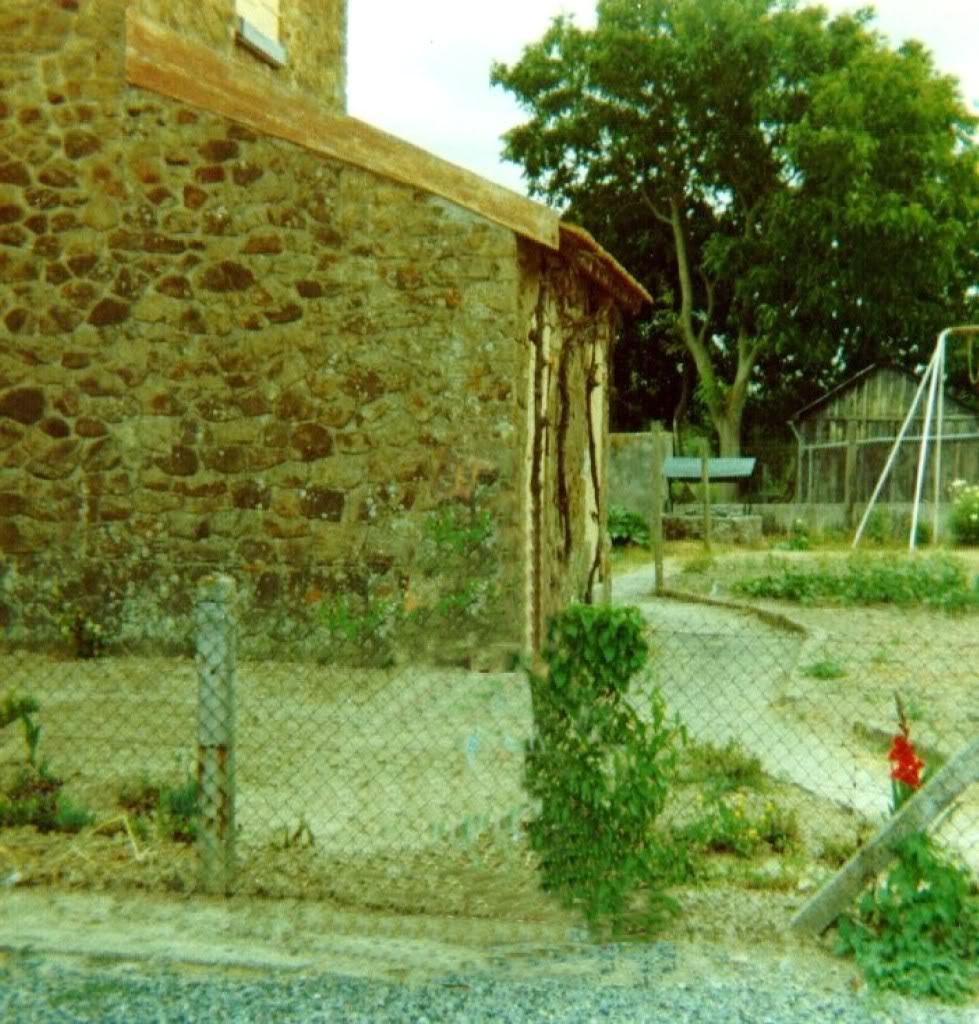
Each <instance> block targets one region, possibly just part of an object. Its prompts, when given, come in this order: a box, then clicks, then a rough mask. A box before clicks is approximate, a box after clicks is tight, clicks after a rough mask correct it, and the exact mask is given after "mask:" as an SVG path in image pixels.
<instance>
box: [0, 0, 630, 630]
mask: <svg viewBox="0 0 979 1024" xmlns="http://www.w3.org/2000/svg"><path fill="white" fill-rule="evenodd" d="M135 6H137V7H138V8H139V9H140V10H141V11H142V12H143V13H145V14H147V15H149V16H151V17H155V18H157V19H158V20H159V21H161V22H162V23H165V24H167V25H169V27H170V28H172V29H173V30H174V31H180V32H186V33H188V35H191V36H193V38H194V39H195V40H197V41H199V42H204V43H206V44H207V45H208V46H210V47H211V48H213V50H214V51H215V53H217V54H219V55H223V56H224V57H225V58H226V59H227V61H228V62H229V67H235V66H238V65H239V64H240V65H241V66H242V67H245V66H253V67H254V68H255V73H256V74H264V73H268V74H270V75H271V71H270V70H269V69H265V68H263V67H261V66H260V65H259V62H257V61H255V60H254V59H253V58H252V57H251V56H250V55H249V54H247V53H242V52H239V51H238V50H237V49H236V48H235V46H234V40H233V32H232V31H231V30H230V27H229V26H230V25H231V23H232V10H231V8H232V3H231V0H206V2H201V0H194V2H187V0H181V2H168V3H159V2H149V0H145V2H142V3H139V4H136V5H135ZM281 6H282V11H283V14H282V24H283V34H284V41H285V43H286V46H287V50H288V52H289V54H290V63H289V66H288V67H287V68H285V69H283V79H282V80H283V81H284V82H285V83H286V84H288V85H290V86H291V87H293V88H295V89H301V90H303V91H304V92H305V93H306V94H311V95H315V97H316V98H317V100H318V101H319V102H321V103H322V104H323V106H324V109H326V110H329V111H332V112H336V113H342V111H343V106H344V99H343V83H344V69H343V59H342V58H343V50H344V39H343V31H344V29H343V23H344V13H343V5H342V4H339V3H338V4H325V5H324V4H322V3H319V2H314V0H302V2H296V3H292V4H289V3H287V2H286V0H283V3H282V5H281ZM126 7H127V4H126V3H125V2H124V0H60V2H54V0H0V551H2V561H3V565H4V569H3V570H2V573H3V579H4V582H3V586H4V592H3V594H2V595H0V620H2V621H0V625H4V626H6V627H7V629H8V631H14V632H16V631H18V630H20V631H23V630H24V629H28V628H39V624H40V623H41V622H42V620H43V619H44V616H45V615H48V617H49V618H51V621H52V622H53V621H54V618H56V614H55V613H56V612H57V610H58V607H60V605H63V603H64V602H65V601H78V602H82V603H85V604H86V607H88V608H91V609H92V612H91V613H92V614H93V615H97V614H98V613H99V604H100V602H105V601H106V600H108V595H110V594H112V595H115V600H116V605H117V607H121V606H122V605H125V606H126V608H127V609H128V610H127V612H126V617H125V624H126V628H127V629H129V631H130V633H131V634H132V635H133V636H139V635H146V636H151V635H152V636H155V635H156V634H157V633H159V632H161V631H162V632H165V631H166V629H167V628H177V627H174V625H173V624H174V622H177V623H178V626H179V623H181V622H183V621H184V617H185V616H186V614H187V613H188V612H189V607H190V596H189V582H190V581H192V580H193V579H194V578H196V577H197V576H199V575H201V574H202V573H204V572H207V571H211V570H213V569H215V568H218V567H220V568H222V569H224V570H226V571H231V572H232V573H233V574H234V575H236V576H237V577H238V578H239V579H241V580H243V581H244V583H245V584H246V588H245V589H246V590H247V593H248V595H249V598H248V599H249V601H251V602H252V603H253V604H254V607H255V608H256V609H261V608H266V609H268V608H270V607H273V606H275V607H276V608H278V609H279V610H280V611H281V609H282V608H284V607H291V608H294V609H296V611H297V614H298V613H299V612H300V611H303V610H304V608H305V605H308V603H309V602H310V601H311V600H313V599H315V598H316V597H318V596H322V595H324V594H330V593H339V592H345V591H351V592H358V593H363V591H364V588H365V587H366V586H367V585H368V581H372V582H371V585H373V586H377V587H380V588H381V591H382V592H385V593H388V594H398V593H401V594H403V593H405V591H406V589H407V588H409V587H410V586H411V585H412V579H413V577H417V575H418V571H417V567H416V554H417V549H418V545H419V543H420V542H421V539H422V538H423V536H424V531H425V523H426V521H427V517H430V516H431V514H432V513H433V511H435V510H437V509H439V508H442V507H445V506H446V505H451V504H453V503H454V504H456V505H458V506H459V507H460V508H462V509H465V508H469V507H470V506H471V505H472V503H473V502H474V501H475V500H477V498H478V501H479V502H480V503H481V505H482V507H485V508H487V509H488V510H489V512H490V514H491V517H492V521H493V524H494V530H495V545H496V548H495V558H494V564H493V566H492V567H491V568H490V569H488V570H487V571H491V572H492V574H494V578H495V585H496V586H497V587H498V588H500V589H502V590H505V591H506V592H507V593H508V594H509V595H510V597H509V598H508V600H507V601H506V602H504V606H505V609H506V610H505V611H504V612H501V616H500V619H499V622H498V623H497V626H496V634H497V636H496V639H503V640H506V641H509V642H511V643H513V644H514V645H516V646H520V645H521V644H522V643H523V642H524V641H525V640H526V637H527V626H526V623H527V620H528V616H530V615H531V612H532V607H531V606H532V605H534V604H535V602H536V605H537V615H538V618H540V617H541V616H543V615H545V614H546V612H547V610H548V609H549V608H551V607H553V606H556V605H558V604H560V603H561V602H562V601H564V600H567V598H568V597H570V596H574V595H578V594H581V593H583V591H584V589H585V587H586V585H587V584H588V583H589V581H590V579H591V577H592V576H593V575H594V563H595V560H596V552H595V550H594V548H595V543H594V540H592V541H590V542H589V544H586V543H585V540H584V538H585V534H586V531H587V529H588V528H590V527H589V523H588V522H587V520H588V519H589V517H591V519H595V518H596V516H597V515H598V512H599V508H600V503H601V500H603V499H602V497H601V494H600V491H601V487H602V486H603V480H604V476H603V474H604V467H603V464H601V462H602V458H603V456H602V445H603V443H604V441H603V437H604V431H605V430H606V424H605V419H604V411H603V410H600V411H599V412H598V413H597V414H596V415H595V416H593V415H592V411H593V410H592V406H591V405H590V400H591V393H592V392H591V390H590V389H594V388H595V387H597V386H599V384H601V380H600V379H599V378H600V377H601V374H602V373H603V372H604V367H605V366H606V365H607V353H608V347H609V345H610V341H611V333H612V331H613V329H614V325H615V323H616V322H617V316H618V312H617V309H616V307H615V304H614V303H612V302H610V301H609V299H608V296H605V295H602V294H601V290H600V289H598V288H596V286H595V284H594V282H592V281H590V280H588V279H586V278H585V277H584V276H582V274H580V273H579V272H578V271H577V270H576V269H575V266H574V264H573V261H570V260H569V258H567V257H566V256H565V255H564V253H563V252H562V253H560V254H555V253H549V252H546V251H545V250H544V249H542V248H541V247H540V246H537V245H535V244H533V243H531V242H529V241H527V240H526V239H523V238H521V237H519V236H518V234H516V233H515V232H514V231H511V230H508V229H506V228H504V227H500V226H498V225H496V224H494V223H492V222H491V221H490V220H488V219H485V218H484V217H481V216H479V215H478V214H477V213H474V212H470V211H467V210H465V209H463V208H462V207H460V206H458V205H455V204H453V203H450V202H448V201H446V200H443V199H440V198H437V197H435V196H433V195H431V194H430V193H428V192H426V191H422V190H420V189H416V188H412V187H410V186H409V185H406V184H397V183H395V182H393V181H390V180H388V179H386V178H384V177H382V176H379V175H376V174H372V173H371V172H370V171H368V170H364V169H360V168H357V167H354V166H350V165H348V164H345V163H343V162H341V161H338V160H331V159H328V158H324V157H323V156H321V155H319V154H317V153H315V152H311V151H309V150H307V149H305V148H303V147H302V146H299V145H296V144H294V143H291V142H285V141H282V140H280V139H276V138H272V137H268V136H265V135H263V134H262V133H260V132H257V131H255V130H253V129H252V128H249V127H247V126H244V125H242V124H240V123H237V122H235V121H234V120H230V119H228V118H226V117H221V116H218V115H216V114H212V113H208V112H206V111H204V110H200V109H195V108H193V107H191V106H189V105H187V104H183V103H180V102H177V101H175V100H171V99H167V98H165V97H163V96H161V95H158V94H155V93H153V92H150V91H146V90H143V89H139V88H134V87H132V86H130V85H128V84H127V82H126V76H125V67H124V61H125V42H126V28H125V14H126ZM324 12H325V13H324ZM300 26H302V29H300ZM545 292H546V301H545V302H544V303H543V304H542V303H541V301H540V299H541V296H542V295H544V293H545ZM542 309H543V310H544V313H543V314H541V310H542ZM541 315H544V316H546V317H547V318H548V322H547V324H543V323H540V322H538V320H537V319H535V318H539V317H540V316H541ZM572 324H577V325H578V326H577V327H570V326H569V325H572ZM535 325H536V326H535ZM535 330H536V331H537V334H536V335H535ZM541 330H545V333H547V334H548V335H549V341H548V342H547V351H546V352H542V351H541V346H540V344H539V343H538V344H537V345H536V347H535V341H534V338H535V337H538V339H539V335H540V332H541ZM562 353H564V355H562ZM562 359H563V360H564V362H563V364H562V362H561V361H562ZM535 367H536V368H537V370H536V372H535ZM542 368H547V370H548V374H547V375H545V374H544V372H543V369H542ZM535 381H536V386H537V388H538V391H540V390H541V389H543V392H542V393H538V394H537V395H536V398H535V391H534V388H535ZM562 389H563V394H562V393H561V391H562ZM586 396H587V397H586ZM535 402H536V405H534V403H535ZM528 403H530V404H531V405H533V406H534V410H535V412H534V415H532V416H531V415H528ZM593 420H594V421H593ZM535 452H536V453H537V455H538V456H539V458H538V461H537V462H536V463H535V462H534V453H535ZM589 460H590V461H589ZM593 492H594V493H593ZM535 494H536V498H535ZM535 504H536V505H537V506H540V507H538V508H537V513H536V515H537V521H536V524H533V523H532V524H531V527H532V529H531V534H533V536H531V534H528V528H527V524H528V517H530V516H532V514H533V509H534V507H535ZM534 537H536V540H535V539H534ZM534 544H536V545H537V553H536V556H534V550H535V549H534ZM533 557H536V558H537V561H538V563H539V564H538V565H537V569H536V577H533V573H534V568H533V565H531V564H530V562H531V560H532V559H533ZM532 577H533V578H532ZM528 579H529V580H530V583H529V584H528ZM55 588H56V589H55ZM535 588H536V590H535ZM311 594H312V595H313V598H311V597H310V596H309V595H311ZM535 595H536V596H535ZM167 623H168V624H169V625H166V626H165V624H167ZM32 624H33V627H32ZM117 625H119V624H117ZM119 628H122V627H121V625H119ZM179 628H181V629H182V628H183V627H182V626H179ZM178 631H179V629H178Z"/></svg>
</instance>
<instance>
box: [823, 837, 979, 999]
mask: <svg viewBox="0 0 979 1024" xmlns="http://www.w3.org/2000/svg"><path fill="white" fill-rule="evenodd" d="M897 854H898V860H897V865H896V866H895V867H894V868H893V869H892V870H891V871H890V872H889V873H888V875H887V877H886V879H885V880H884V881H883V882H881V883H879V884H876V885H874V886H873V887H871V888H870V889H869V890H868V891H867V892H866V893H864V895H863V896H862V897H861V899H860V903H859V906H858V910H857V914H856V916H855V917H851V916H843V917H841V918H840V919H839V920H838V922H837V929H838V932H837V941H836V945H835V952H836V953H838V954H840V955H851V954H852V955H853V956H854V957H855V958H856V961H857V963H858V964H859V966H860V968H861V970H862V971H863V974H864V977H865V978H866V979H867V983H868V984H869V985H871V986H872V987H873V988H879V989H893V990H894V991H897V992H900V993H902V994H904V995H911V996H934V997H937V998H939V999H943V1000H947V1001H950V1002H958V1001H962V1000H964V999H966V998H968V997H969V996H971V995H972V994H973V993H974V991H975V989H976V982H977V980H979V957H977V955H976V952H977V950H979V899H977V897H976V894H975V891H974V890H973V888H972V887H971V885H970V882H969V875H968V873H967V872H966V871H965V870H964V869H963V868H961V867H959V866H958V865H956V864H953V863H951V862H950V861H949V860H947V859H946V858H945V857H944V856H943V855H942V854H941V852H940V851H939V850H938V849H937V848H936V847H935V845H934V843H933V842H932V840H931V839H929V837H928V836H927V835H925V834H922V833H915V834H914V835H911V836H909V837H908V838H907V839H905V840H904V841H903V842H902V843H901V844H900V845H899V846H898V848H897Z"/></svg>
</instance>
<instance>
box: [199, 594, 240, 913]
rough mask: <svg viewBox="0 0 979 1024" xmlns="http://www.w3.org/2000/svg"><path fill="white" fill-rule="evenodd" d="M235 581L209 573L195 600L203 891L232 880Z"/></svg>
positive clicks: (227, 891)
mask: <svg viewBox="0 0 979 1024" xmlns="http://www.w3.org/2000/svg"><path fill="white" fill-rule="evenodd" d="M234 603H235V582H234V580H233V579H231V578H230V577H229V576H209V577H208V578H207V579H205V580H204V581H203V582H202V583H201V585H200V589H199V591H198V594H197V601H196V604H195V608H194V612H195V626H196V630H195V638H194V639H195V644H194V646H195V653H196V658H197V669H198V674H199V690H198V703H197V784H198V794H199V800H200V833H199V835H198V837H197V848H198V856H199V864H200V877H201V885H202V887H203V889H204V891H205V892H209V893H223V894H224V895H226V896H227V895H231V893H232V892H233V891H234V881H235V659H236V655H237V639H238V638H237V627H236V623H235V613H234Z"/></svg>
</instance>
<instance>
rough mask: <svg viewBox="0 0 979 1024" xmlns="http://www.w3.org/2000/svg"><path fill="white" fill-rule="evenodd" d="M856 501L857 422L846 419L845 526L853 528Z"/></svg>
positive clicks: (844, 469) (849, 528) (844, 470)
mask: <svg viewBox="0 0 979 1024" xmlns="http://www.w3.org/2000/svg"><path fill="white" fill-rule="evenodd" d="M856 502H857V424H856V420H848V421H847V424H846V461H845V463H844V468H843V504H844V509H845V513H844V514H845V515H846V528H847V529H848V530H852V529H853V519H854V515H853V512H854V508H855V507H856Z"/></svg>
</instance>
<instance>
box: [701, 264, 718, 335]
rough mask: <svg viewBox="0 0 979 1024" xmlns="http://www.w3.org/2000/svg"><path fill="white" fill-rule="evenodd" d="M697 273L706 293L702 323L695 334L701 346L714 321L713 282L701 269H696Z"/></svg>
mask: <svg viewBox="0 0 979 1024" xmlns="http://www.w3.org/2000/svg"><path fill="white" fill-rule="evenodd" d="M697 273H698V274H700V279H701V281H703V282H704V290H705V291H706V292H707V311H706V312H705V313H704V322H703V323H702V324H701V325H700V330H699V331H698V332H697V340H698V341H699V342H700V343H701V345H703V344H706V340H707V331H708V329H709V327H710V322H711V320H713V319H714V282H713V281H711V279H710V278H709V277H708V276H707V275H706V274H705V273H704V271H703V269H702V268H701V267H698V268H697Z"/></svg>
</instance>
